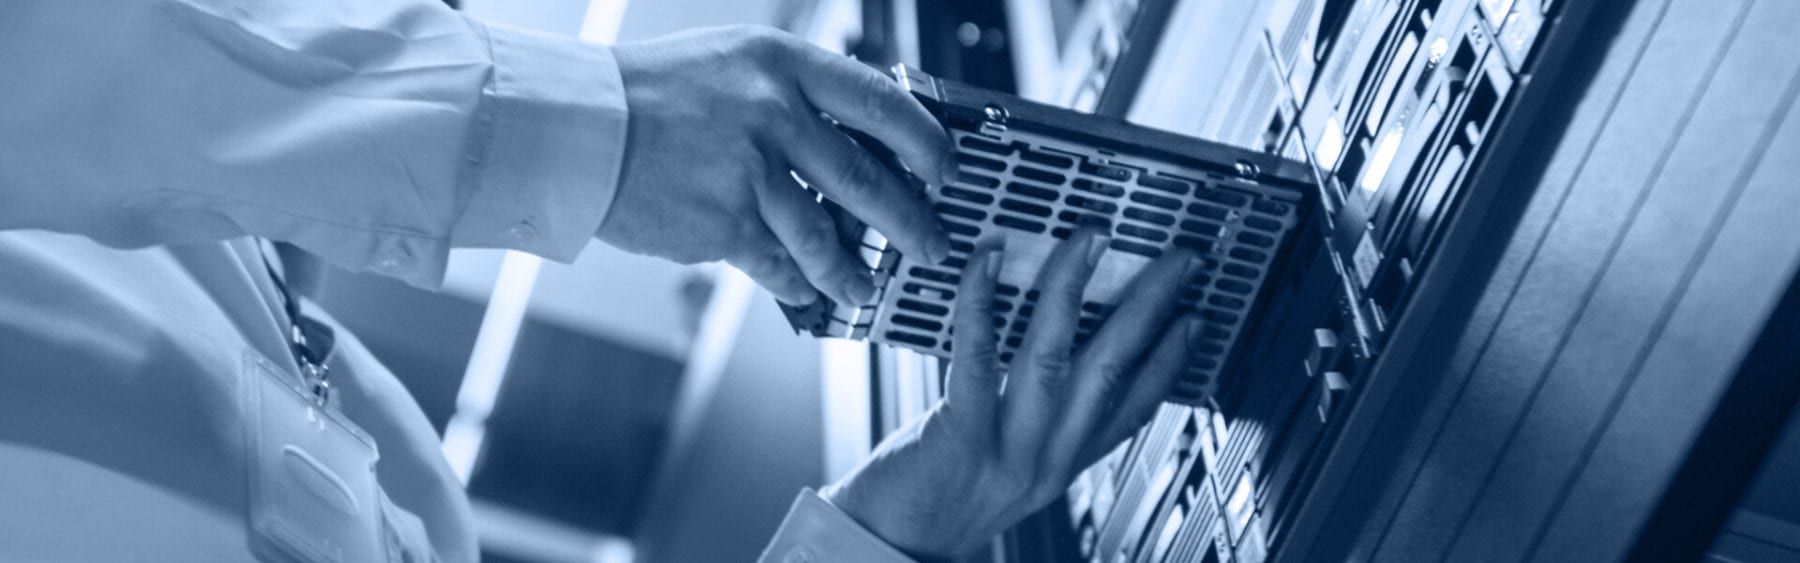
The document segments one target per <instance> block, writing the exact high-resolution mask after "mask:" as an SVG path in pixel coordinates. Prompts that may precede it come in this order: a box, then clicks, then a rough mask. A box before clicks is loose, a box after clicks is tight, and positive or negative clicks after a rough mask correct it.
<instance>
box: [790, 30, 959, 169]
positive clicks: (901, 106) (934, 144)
mask: <svg viewBox="0 0 1800 563" xmlns="http://www.w3.org/2000/svg"><path fill="white" fill-rule="evenodd" d="M800 58H801V62H802V66H801V67H800V68H799V69H798V70H797V72H796V73H795V74H796V75H797V78H798V80H799V82H800V90H801V91H802V92H805V93H806V97H807V99H809V100H811V101H812V103H813V105H814V106H817V107H818V108H819V110H821V111H824V112H825V113H826V114H828V115H830V116H831V117H832V119H836V120H838V121H839V122H841V123H843V124H845V125H849V126H850V127H852V128H855V129H857V130H860V131H863V132H866V133H868V134H870V135H873V136H874V137H875V138H876V139H878V140H880V141H881V143H882V144H884V145H887V146H888V148H889V149H892V150H893V151H894V153H895V154H897V155H899V156H900V160H901V161H902V162H905V163H906V166H907V167H908V168H910V169H912V170H913V172H914V173H915V174H917V175H918V176H919V177H920V178H924V179H926V181H929V182H935V183H941V184H948V183H950V182H951V181H953V180H954V179H955V174H956V160H955V158H954V156H953V153H952V152H951V151H952V149H951V146H950V136H949V135H948V134H946V133H944V128H943V126H942V125H939V124H938V121H937V119H936V118H933V117H932V116H931V113H930V112H928V111H926V110H925V107H924V106H921V105H919V102H918V101H917V100H914V99H913V97H912V94H911V93H908V92H907V91H906V89H905V88H904V87H902V86H901V85H900V83H899V82H897V81H895V80H894V79H893V78H891V77H889V76H888V75H887V74H886V73H884V72H882V71H879V70H876V69H875V68H873V67H870V66H868V65H865V64H863V63H860V62H857V61H855V60H853V59H850V58H847V57H844V56H841V55H838V54H836V53H832V52H830V51H826V50H824V49H816V48H811V47H808V48H805V49H803V50H802V53H801V55H800Z"/></svg>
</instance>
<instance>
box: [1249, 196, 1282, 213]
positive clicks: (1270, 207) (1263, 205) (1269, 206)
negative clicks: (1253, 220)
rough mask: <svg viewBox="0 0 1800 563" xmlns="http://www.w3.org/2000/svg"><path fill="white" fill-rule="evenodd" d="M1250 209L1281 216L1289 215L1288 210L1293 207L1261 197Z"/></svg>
mask: <svg viewBox="0 0 1800 563" xmlns="http://www.w3.org/2000/svg"><path fill="white" fill-rule="evenodd" d="M1250 209H1253V210H1255V211H1256V212H1257V213H1267V214H1270V215H1274V216H1277V217H1280V216H1284V215H1287V213H1288V210H1289V209H1291V208H1290V207H1288V204H1285V203H1281V202H1279V201H1269V200H1266V199H1259V200H1256V203H1254V204H1252V205H1251V206H1250Z"/></svg>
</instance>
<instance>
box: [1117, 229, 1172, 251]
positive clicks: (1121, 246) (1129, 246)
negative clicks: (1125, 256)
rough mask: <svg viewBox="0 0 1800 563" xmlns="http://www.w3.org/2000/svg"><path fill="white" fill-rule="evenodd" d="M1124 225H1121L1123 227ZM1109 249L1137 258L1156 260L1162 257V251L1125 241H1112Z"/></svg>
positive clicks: (1146, 245)
mask: <svg viewBox="0 0 1800 563" xmlns="http://www.w3.org/2000/svg"><path fill="white" fill-rule="evenodd" d="M1123 226H1124V225H1121V227H1123ZM1111 248H1112V249H1113V250H1117V251H1120V252H1130V253H1132V254H1136V255H1139V256H1145V257H1149V258H1156V257H1158V256H1162V249H1160V248H1157V247H1154V246H1150V245H1148V244H1143V243H1136V242H1131V241H1128V240H1125V239H1113V241H1112V246H1111Z"/></svg>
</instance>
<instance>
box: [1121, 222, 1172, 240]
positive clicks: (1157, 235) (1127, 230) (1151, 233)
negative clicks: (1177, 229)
mask: <svg viewBox="0 0 1800 563" xmlns="http://www.w3.org/2000/svg"><path fill="white" fill-rule="evenodd" d="M1119 234H1121V235H1125V236H1128V237H1137V238H1141V239H1144V240H1147V241H1150V242H1167V241H1168V240H1169V233H1168V232H1165V231H1159V230H1156V229H1149V228H1144V227H1139V226H1137V225H1133V224H1130V223H1121V224H1120V225H1119Z"/></svg>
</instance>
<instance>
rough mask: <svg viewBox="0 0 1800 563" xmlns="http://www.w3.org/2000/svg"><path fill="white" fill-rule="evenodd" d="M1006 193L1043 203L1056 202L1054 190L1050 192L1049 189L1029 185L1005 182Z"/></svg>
mask: <svg viewBox="0 0 1800 563" xmlns="http://www.w3.org/2000/svg"><path fill="white" fill-rule="evenodd" d="M1006 191H1007V192H1010V193H1015V194H1019V195H1022V196H1025V197H1032V198H1037V199H1041V200H1044V201H1051V202H1054V201H1056V195H1057V194H1056V190H1052V189H1049V188H1040V187H1037V186H1033V185H1030V184H1021V183H1018V182H1007V184H1006Z"/></svg>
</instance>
